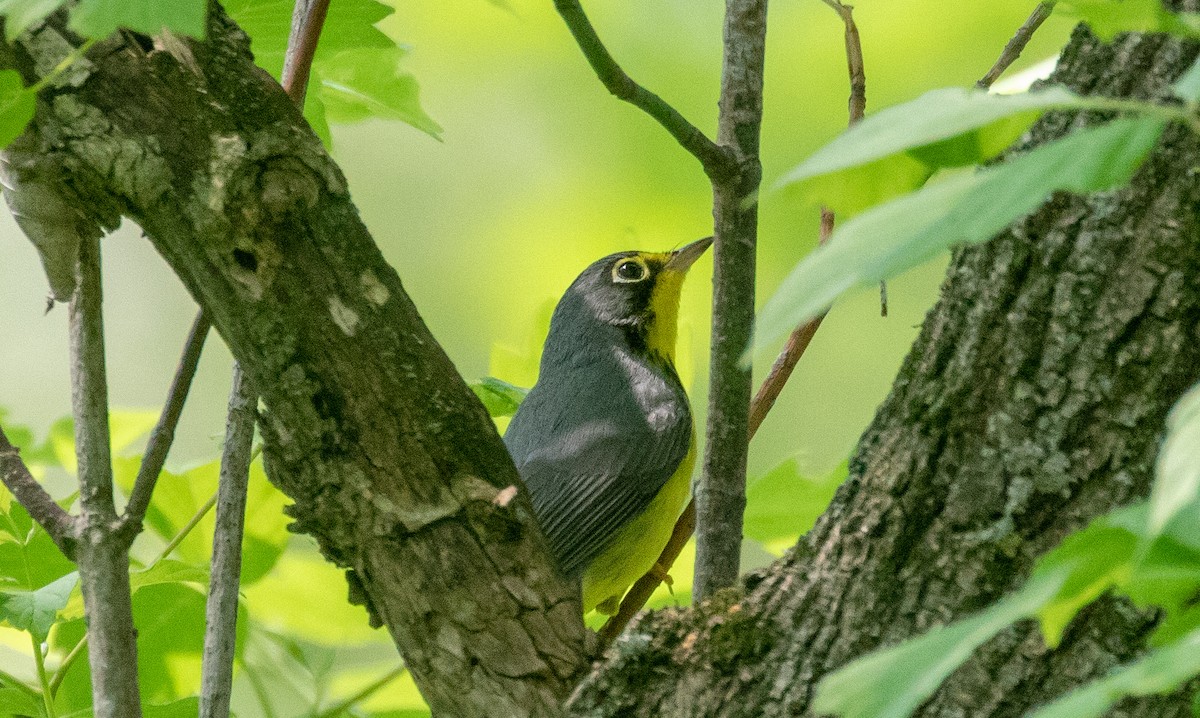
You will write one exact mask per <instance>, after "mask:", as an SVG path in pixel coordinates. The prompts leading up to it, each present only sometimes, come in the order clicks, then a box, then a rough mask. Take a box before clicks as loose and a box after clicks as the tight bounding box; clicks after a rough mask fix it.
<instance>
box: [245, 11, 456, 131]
mask: <svg viewBox="0 0 1200 718" xmlns="http://www.w3.org/2000/svg"><path fill="white" fill-rule="evenodd" d="M292 4H293V3H292V0H229V2H226V3H225V9H226V10H227V11H228V12H229V15H230V17H232V18H233V19H234V20H235V21H236V22H237V23H238V25H239V26H241V28H242V29H243V30H245V31H246V32H247V33H248V34H249V35H250V38H251V45H250V46H251V49H252V50H253V51H254V59H255V61H256V62H258V64H259V66H260V67H262V68H263V69H264V70H266V71H267V72H269V73H271V76H272V77H277V78H278V77H280V76H281V74H282V72H283V61H284V52H285V50H286V49H287V41H288V33H289V26H290V23H291V17H292ZM392 12H393V10H392V8H390V7H388V6H387V5H384V4H383V3H380V2H376V0H345V1H339V2H335V3H330V6H329V13H328V16H327V18H326V22H325V30H324V31H323V32H322V33H321V42H320V43H319V44H318V45H317V53H316V55H315V56H314V57H313V66H312V79H311V81H310V83H309V89H308V95H307V96H306V98H305V102H304V117H305V118H306V119H307V120H308V122H309V124H310V125H311V126H312V128H313V131H314V132H316V133H317V136H318V137H320V138H321V141H322V142H324V143H325V146H326V147H331V146H332V143H333V140H332V136H331V135H330V132H329V124H328V123H329V122H340V123H347V122H361V121H362V120H366V119H371V118H378V119H385V120H398V121H400V122H404V123H406V124H408V125H411V126H412V127H415V128H417V129H418V130H421V131H422V132H424V133H426V134H428V135H430V136H431V137H435V138H436V137H438V136H439V134H440V133H441V127H440V126H438V124H437V123H436V122H434V121H433V119H432V118H430V117H429V115H427V114H425V111H424V110H422V109H421V105H420V102H419V100H418V87H417V81H416V79H414V78H413V76H412V75H410V74H408V73H406V72H403V71H402V70H401V69H400V66H401V61H402V60H403V58H404V55H405V54H406V50H405V49H404V48H402V47H400V46H399V45H397V44H396V41H395V40H393V39H391V38H390V37H388V36H387V35H385V34H384V33H383V32H381V31H380V30H379V29H378V28H377V27H376V24H377V23H378V22H380V21H381V20H383V19H384V18H386V17H387V16H388V15H391V14H392Z"/></svg>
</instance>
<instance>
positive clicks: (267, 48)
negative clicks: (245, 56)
mask: <svg viewBox="0 0 1200 718" xmlns="http://www.w3.org/2000/svg"><path fill="white" fill-rule="evenodd" d="M292 5H293V2H292V0H228V2H225V3H224V6H225V11H226V12H228V13H229V16H230V17H231V18H233V20H234V21H235V22H236V23H237V24H238V25H239V26H240V27H241V28H242V29H243V30H245V31H246V33H247V34H248V35H250V49H251V50H252V51H253V52H254V61H255V62H256V63H257V64H258V66H259V67H261V68H263V69H264V70H266V71H267V72H269V73H271V76H272V77H275V78H279V76H280V73H281V72H282V71H283V56H284V52H285V51H286V50H287V41H288V34H289V32H290V28H291V23H292ZM393 12H394V10H393V9H392V8H391V7H389V6H387V5H384V4H383V3H379V2H376V1H375V0H338V1H337V2H334V3H330V5H329V11H328V13H327V14H326V16H325V26H324V27H323V28H322V29H321V41H320V42H319V43H318V44H317V53H316V56H315V57H314V65H315V68H314V69H317V70H319V69H320V66H321V63H322V61H323V60H324V59H325V58H327V57H330V56H332V55H336V54H337V53H339V52H342V51H343V50H354V49H358V48H367V47H374V48H388V47H394V46H395V45H396V43H395V42H394V41H393V40H392V39H391V38H389V37H388V36H387V35H385V34H384V33H383V32H382V31H380V30H379V28H377V27H375V24H376V23H378V22H379V21H380V20H382V19H384V18H385V17H387V16H388V15H391V14H392V13H393ZM310 95H311V93H310ZM311 99H312V98H311V97H309V100H310V101H311ZM306 105H307V103H306Z"/></svg>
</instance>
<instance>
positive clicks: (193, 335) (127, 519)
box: [122, 310, 210, 541]
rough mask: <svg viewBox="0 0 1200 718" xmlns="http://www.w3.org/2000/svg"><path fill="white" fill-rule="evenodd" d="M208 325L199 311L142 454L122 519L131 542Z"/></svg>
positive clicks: (172, 433)
mask: <svg viewBox="0 0 1200 718" xmlns="http://www.w3.org/2000/svg"><path fill="white" fill-rule="evenodd" d="M209 326H210V325H209V321H208V318H207V317H206V316H204V311H203V310H201V311H199V312H198V313H197V314H196V318H195V320H193V322H192V328H191V330H190V331H189V332H188V338H187V341H186V342H185V343H184V346H183V355H182V356H181V357H180V358H179V366H178V367H177V368H176V369H175V378H174V379H172V380H171V389H170V391H169V392H168V394H167V401H166V403H165V404H164V405H163V409H162V413H161V414H160V415H159V417H158V423H157V424H155V426H154V430H153V431H151V432H150V441H149V442H148V444H147V446H146V453H145V455H143V456H142V465H141V466H140V467H139V468H138V475H137V479H135V480H134V482H133V491H131V492H130V494H129V503H128V504H127V505H126V506H125V516H124V518H123V519H122V521H123V522H124V524H125V528H126V532H127V535H128V537H129V539H130V540H131V541H132V539H133V537H134V536H136V535H137V534H138V533H139V532H140V531H141V529H142V520H143V519H145V518H146V508H147V507H148V506H149V505H150V496H151V495H152V494H153V493H154V485H155V484H156V483H158V475H159V474H160V473H161V472H162V469H163V464H164V463H166V461H167V452H169V451H170V450H171V443H172V442H173V441H174V440H175V427H176V426H178V425H179V415H180V414H182V413H183V405H184V402H186V401H187V395H188V389H190V388H191V386H192V379H193V378H194V377H195V376H196V367H197V365H199V363H200V352H201V351H203V349H204V340H205V338H206V337H207V336H208V329H209Z"/></svg>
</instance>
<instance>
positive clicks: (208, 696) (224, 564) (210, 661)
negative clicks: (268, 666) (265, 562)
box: [200, 364, 258, 718]
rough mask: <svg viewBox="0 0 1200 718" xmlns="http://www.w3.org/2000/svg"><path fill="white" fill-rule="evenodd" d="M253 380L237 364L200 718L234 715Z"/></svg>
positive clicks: (211, 586) (215, 539) (219, 507)
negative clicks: (231, 702) (231, 712)
mask: <svg viewBox="0 0 1200 718" xmlns="http://www.w3.org/2000/svg"><path fill="white" fill-rule="evenodd" d="M257 397H258V394H257V392H255V390H254V387H253V385H252V384H251V383H250V380H249V379H248V378H247V377H246V376H245V374H243V373H242V370H241V367H240V366H238V365H236V364H235V365H234V368H233V389H232V391H231V392H230V394H229V415H228V419H227V420H226V422H225V427H226V428H225V449H224V453H223V454H222V456H221V478H220V483H219V484H218V488H217V524H216V528H215V529H214V532H213V561H212V574H211V577H210V579H209V591H208V602H207V606H206V609H205V630H204V664H203V666H202V668H201V676H202V677H201V681H202V683H201V688H200V718H219V717H220V716H228V715H229V700H230V697H231V690H232V689H231V686H232V683H233V654H234V642H235V639H236V636H237V608H238V585H239V583H240V581H241V573H242V532H243V528H244V525H245V514H246V491H247V487H248V485H249V478H250V457H251V449H252V444H253V441H254V422H255V420H256V419H257V413H256V411H255V406H256V404H257V402H258V399H257Z"/></svg>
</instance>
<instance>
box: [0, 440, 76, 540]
mask: <svg viewBox="0 0 1200 718" xmlns="http://www.w3.org/2000/svg"><path fill="white" fill-rule="evenodd" d="M0 482H3V483H4V485H5V486H6V487H8V490H9V491H11V492H12V495H13V496H14V497H16V499H17V502H18V503H20V504H21V505H22V506H24V507H25V510H26V511H28V512H29V515H30V517H32V518H33V520H34V521H37V522H38V524H39V525H40V526H41V527H42V528H43V529H44V530H45V531H46V533H47V534H49V535H50V538H51V540H53V541H54V545H55V546H58V550H59V551H62V552H63V555H64V556H66V557H67V558H69V559H72V560H74V556H75V528H76V526H75V519H73V518H72V517H71V515H70V514H68V513H67V512H66V511H64V510H63V508H62V507H61V506H59V505H58V504H56V503H55V502H54V499H53V498H52V497H51V496H50V494H48V493H46V490H45V489H43V488H42V485H41V484H39V483H38V482H37V479H35V478H33V475H32V474H30V473H29V467H27V466H26V465H25V462H24V461H21V455H20V450H19V449H17V447H15V446H13V445H12V442H10V441H9V440H8V437H7V436H5V434H4V429H3V428H0Z"/></svg>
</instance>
